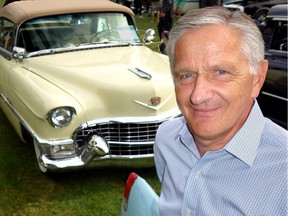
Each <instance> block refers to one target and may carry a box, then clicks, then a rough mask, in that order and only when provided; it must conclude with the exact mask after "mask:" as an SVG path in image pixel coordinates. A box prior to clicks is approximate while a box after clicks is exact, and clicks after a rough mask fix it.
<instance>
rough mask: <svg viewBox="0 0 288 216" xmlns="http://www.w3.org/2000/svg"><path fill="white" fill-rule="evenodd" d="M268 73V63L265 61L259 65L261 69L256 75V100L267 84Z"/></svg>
mask: <svg viewBox="0 0 288 216" xmlns="http://www.w3.org/2000/svg"><path fill="white" fill-rule="evenodd" d="M267 71H268V61H267V60H266V59H263V60H262V61H261V62H260V63H259V69H258V73H257V75H255V78H254V83H253V93H252V97H253V98H254V99H255V98H257V97H258V95H259V92H260V90H261V88H262V86H263V84H264V82H265V78H266V74H267Z"/></svg>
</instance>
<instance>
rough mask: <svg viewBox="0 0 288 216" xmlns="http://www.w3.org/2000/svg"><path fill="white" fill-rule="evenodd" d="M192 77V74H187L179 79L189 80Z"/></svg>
mask: <svg viewBox="0 0 288 216" xmlns="http://www.w3.org/2000/svg"><path fill="white" fill-rule="evenodd" d="M191 77H192V74H190V73H188V74H183V75H182V76H181V77H180V79H181V80H183V79H189V78H191Z"/></svg>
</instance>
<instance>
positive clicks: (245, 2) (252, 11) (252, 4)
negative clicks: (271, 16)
mask: <svg viewBox="0 0 288 216" xmlns="http://www.w3.org/2000/svg"><path fill="white" fill-rule="evenodd" d="M279 4H287V0H256V1H251V0H231V1H227V2H225V3H224V7H226V8H229V9H230V10H240V11H244V12H245V13H246V14H248V15H249V16H251V18H252V19H256V20H258V22H259V23H260V24H261V25H265V23H266V16H267V14H268V11H269V9H270V8H271V7H273V6H275V5H279Z"/></svg>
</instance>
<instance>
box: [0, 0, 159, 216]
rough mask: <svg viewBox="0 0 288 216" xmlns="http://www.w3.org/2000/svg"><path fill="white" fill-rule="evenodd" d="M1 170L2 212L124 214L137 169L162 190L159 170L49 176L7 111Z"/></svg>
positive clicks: (144, 23)
mask: <svg viewBox="0 0 288 216" xmlns="http://www.w3.org/2000/svg"><path fill="white" fill-rule="evenodd" d="M2 4H3V3H2V0H0V6H1V5H2ZM143 17H144V18H137V24H138V28H139V32H140V35H144V32H145V30H146V29H148V28H154V29H155V31H156V29H157V28H156V25H157V23H156V22H154V23H151V22H150V17H149V16H147V15H146V14H144V15H143ZM156 33H157V31H156ZM158 38H159V37H158V36H156V39H157V40H159V39H158ZM150 46H151V47H152V48H153V49H156V48H157V45H155V44H154V45H153V44H151V45H150ZM0 170H1V172H0V216H6V215H7V216H11V215H13V216H18V215H19V216H22V215H27V216H39V215H40V216H46V215H47V216H51V215H55V216H58V215H63V216H64V215H65V216H66V215H69V216H74V215H75V216H76V215H77V216H79V215H81V216H85V215H87V216H88V215H94V216H98V215H99V216H113V215H119V212H120V204H121V201H122V194H123V190H124V186H125V182H126V179H127V177H128V175H129V173H130V172H132V171H133V172H136V173H138V174H139V175H141V176H142V177H144V178H145V179H146V180H147V181H148V183H150V184H151V185H152V187H153V188H154V189H155V190H156V191H157V192H159V190H160V183H159V180H158V178H157V177H156V172H155V168H146V169H132V168H131V169H128V168H125V169H124V168H122V169H119V168H118V169H117V168H96V169H90V170H83V171H80V172H74V173H65V174H63V175H59V176H58V177H57V178H54V179H51V178H47V177H46V176H44V175H43V174H41V173H40V171H39V170H38V167H37V163H36V159H35V155H34V150H33V146H32V145H28V144H24V143H22V141H21V140H20V139H19V138H18V136H17V134H16V132H15V131H14V129H13V128H12V126H11V125H10V123H9V122H8V120H7V118H6V117H5V116H4V114H3V112H2V111H1V110H0Z"/></svg>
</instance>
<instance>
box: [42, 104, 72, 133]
mask: <svg viewBox="0 0 288 216" xmlns="http://www.w3.org/2000/svg"><path fill="white" fill-rule="evenodd" d="M75 116H76V110H75V109H74V108H73V107H57V108H55V109H52V110H50V111H49V112H48V114H47V115H46V119H47V121H48V122H49V123H50V125H51V126H52V127H54V128H63V127H66V126H67V125H69V124H70V122H71V121H72V119H73V118H74V117H75Z"/></svg>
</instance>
